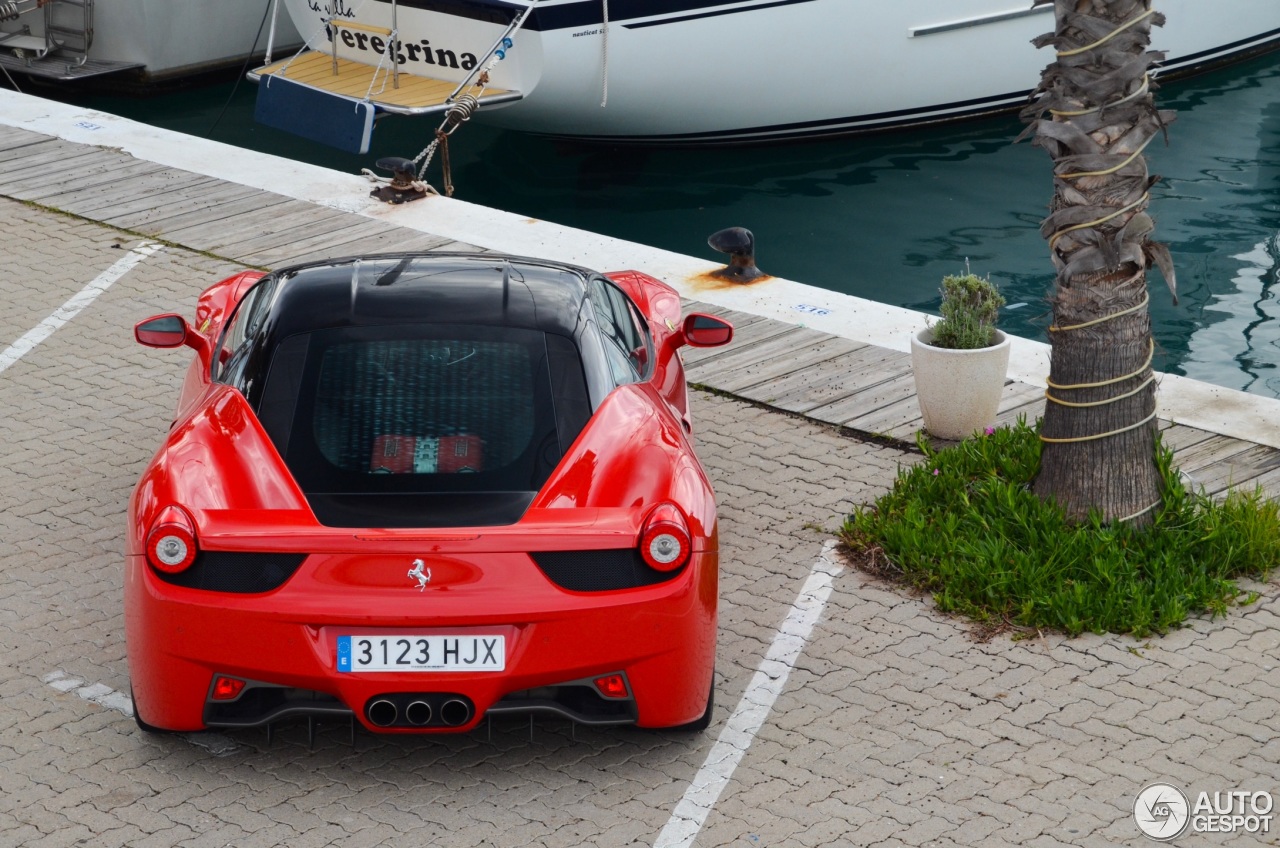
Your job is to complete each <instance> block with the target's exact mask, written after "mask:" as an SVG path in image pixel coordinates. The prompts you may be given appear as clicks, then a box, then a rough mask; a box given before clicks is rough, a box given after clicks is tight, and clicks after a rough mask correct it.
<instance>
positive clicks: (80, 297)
mask: <svg viewBox="0 0 1280 848" xmlns="http://www.w3.org/2000/svg"><path fill="white" fill-rule="evenodd" d="M161 250H164V246H163V245H159V244H150V243H146V242H144V243H142V244H140V245H138V246H137V247H135V248H133V249H132V250H130V251H129V252H128V253H126V254H125V255H124V256H121V257H120V258H119V259H117V260H116V261H115V264H113V265H112V266H111V267H110V268H108V269H107V270H105V271H103V272H102V273H101V274H99V275H98V276H97V277H95V278H94V280H93V282H91V283H89V284H88V285H87V286H85V287H84V288H82V289H81V290H80V291H78V292H76V293H75V294H74V295H72V296H71V299H70V300H68V301H67V302H66V303H64V304H62V305H61V306H59V307H58V308H57V309H55V310H53V313H52V314H51V315H50V316H49V317H48V318H45V319H44V320H43V321H41V322H40V323H39V324H37V325H36V326H35V327H33V328H32V329H31V330H29V331H27V333H26V334H24V335H23V336H22V338H20V339H18V340H17V341H16V342H14V343H13V344H11V345H9V346H8V347H7V348H5V349H4V350H3V351H0V372H3V371H4V370H5V369H7V368H8V367H9V366H10V365H12V364H14V363H15V362H17V361H18V360H19V359H21V358H22V357H23V356H25V355H26V354H27V353H29V352H30V351H31V349H32V348H34V347H35V346H36V345H38V344H40V342H42V341H44V340H45V339H47V338H49V336H51V335H53V333H54V331H55V330H57V329H58V328H59V327H61V326H62V325H63V324H65V323H67V322H68V321H70V320H71V319H72V318H74V317H76V315H78V314H80V310H82V309H84V308H85V307H86V306H88V305H89V304H91V303H93V301H94V300H96V299H97V297H98V295H100V294H102V293H103V292H104V291H106V290H107V289H109V288H111V284H112V283H114V282H115V281H116V280H118V279H120V278H121V277H123V276H124V275H125V274H127V273H129V271H130V270H132V269H133V266H135V265H137V264H138V263H139V262H141V261H142V260H143V259H146V258H147V257H148V256H150V255H151V254H153V253H158V252H159V251H161Z"/></svg>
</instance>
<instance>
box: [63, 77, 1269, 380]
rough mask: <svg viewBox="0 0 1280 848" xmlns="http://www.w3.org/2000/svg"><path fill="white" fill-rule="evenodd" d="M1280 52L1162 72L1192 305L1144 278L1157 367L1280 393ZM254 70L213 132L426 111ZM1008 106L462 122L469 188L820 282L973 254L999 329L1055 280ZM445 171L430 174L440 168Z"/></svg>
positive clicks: (1024, 316) (260, 140)
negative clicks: (271, 121) (974, 111)
mask: <svg viewBox="0 0 1280 848" xmlns="http://www.w3.org/2000/svg"><path fill="white" fill-rule="evenodd" d="M1278 78H1280V54H1273V55H1272V56H1270V57H1263V58H1261V59H1257V60H1254V61H1252V62H1249V63H1246V64H1243V65H1238V66H1235V67H1233V68H1229V69H1226V70H1223V71H1219V72H1216V73H1214V74H1210V75H1205V76H1201V77H1197V78H1194V79H1191V80H1187V81H1184V82H1177V83H1170V84H1168V85H1167V86H1166V87H1165V88H1164V89H1163V90H1161V91H1160V92H1158V93H1157V98H1158V100H1159V102H1160V104H1161V106H1162V107H1166V108H1173V109H1176V110H1178V112H1179V117H1178V120H1177V122H1176V123H1174V124H1173V125H1172V127H1171V128H1170V132H1169V136H1170V146H1169V147H1167V148H1166V147H1164V146H1162V145H1161V144H1160V143H1159V142H1157V143H1156V144H1153V145H1152V146H1151V148H1149V149H1148V153H1149V155H1150V158H1151V160H1152V165H1151V169H1152V172H1153V173H1159V174H1163V175H1164V181H1163V182H1161V183H1160V184H1159V185H1158V186H1157V187H1156V188H1155V189H1154V190H1153V193H1152V195H1153V203H1152V214H1153V216H1154V217H1155V219H1156V222H1157V228H1156V236H1157V238H1159V239H1160V240H1162V241H1165V242H1168V243H1169V245H1170V247H1171V249H1172V251H1173V255H1174V260H1175V262H1176V264H1177V266H1178V277H1179V288H1180V291H1179V295H1180V298H1181V302H1180V305H1179V306H1177V307H1175V306H1173V305H1172V303H1171V301H1170V298H1169V296H1168V293H1167V292H1166V291H1165V289H1164V284H1163V282H1162V280H1161V278H1160V276H1159V274H1158V273H1157V272H1153V274H1152V276H1151V280H1150V285H1151V289H1152V301H1151V304H1152V306H1151V311H1152V318H1153V321H1154V326H1155V333H1156V340H1157V344H1158V347H1159V358H1158V360H1157V367H1160V368H1162V369H1164V370H1168V371H1173V372H1175V373H1186V374H1188V375H1190V376H1194V377H1197V378H1200V379H1204V380H1209V381H1211V382H1214V383H1218V384H1220V385H1224V386H1230V387H1233V388H1243V389H1247V390H1249V391H1253V392H1259V393H1263V394H1269V395H1274V396H1280V374H1277V369H1276V366H1277V364H1278V363H1280V320H1277V319H1280V314H1277V311H1278V310H1277V307H1276V304H1275V299H1274V296H1273V283H1274V281H1275V278H1276V274H1277V241H1276V234H1277V232H1280V186H1278V185H1277V182H1276V175H1277V173H1280V105H1277V104H1278V103H1280V88H1278V86H1280V82H1278V81H1277V80H1278ZM230 91H231V86H230V84H226V85H222V86H215V87H211V88H210V89H208V90H206V91H205V92H204V93H202V92H183V93H181V94H178V95H173V96H171V97H169V98H156V99H152V100H148V101H128V100H121V99H118V98H117V99H109V100H108V99H104V98H97V99H90V98H81V99H80V101H79V102H84V103H86V105H91V106H95V107H97V108H103V109H105V110H107V111H112V112H116V113H117V114H124V115H126V116H129V117H135V118H138V119H140V120H145V121H150V122H152V123H156V124H158V125H161V126H168V127H171V128H175V129H179V130H182V131H184V132H192V133H195V134H201V135H203V134H208V133H209V129H208V128H209V127H210V125H211V124H212V123H213V120H214V117H215V116H216V115H217V114H218V112H219V110H220V109H222V107H223V105H224V103H227V102H228V95H229V93H230ZM253 97H254V91H253V89H252V87H251V86H243V87H242V88H241V89H240V90H239V91H237V92H236V94H235V96H234V97H232V98H231V99H230V103H229V106H228V107H227V114H226V116H225V117H224V118H222V120H221V121H220V122H219V123H218V126H217V129H216V131H214V132H212V136H213V137H214V138H217V139H218V140H221V141H228V142H230V143H233V144H236V145H239V146H243V147H249V148H253V149H258V150H265V151H266V152H271V153H276V154H279V155H284V156H289V157H292V158H297V159H303V160H306V161H311V162H314V163H316V164H321V165H326V166H328V167H333V168H338V169H340V170H344V171H348V172H353V173H354V172H356V171H358V170H359V168H361V167H366V166H369V165H370V163H371V162H372V161H373V160H375V159H376V158H378V157H381V156H388V155H398V156H413V155H415V154H416V153H417V152H418V151H419V150H420V149H421V148H422V147H423V146H424V145H425V144H426V142H427V140H428V137H429V132H430V129H431V127H428V126H426V125H425V124H423V123H422V122H421V121H414V120H411V119H400V118H390V119H387V120H384V121H382V122H381V123H380V124H379V129H378V131H377V133H375V135H374V147H373V150H372V151H371V153H370V154H369V155H368V156H366V157H356V156H350V155H347V154H342V153H337V152H334V151H330V150H328V149H325V148H321V147H318V146H316V145H312V144H310V143H308V142H304V141H300V140H297V139H294V138H292V137H290V136H287V135H285V134H283V133H279V132H276V131H274V130H270V129H267V128H264V127H259V126H256V125H254V124H253V123H252V119H251V115H252V109H253ZM1021 130H1022V126H1021V124H1020V123H1019V122H1018V121H1017V119H1016V118H1014V117H1011V116H1004V117H999V118H994V119H990V120H985V121H977V122H972V123H968V124H963V125H959V126H949V127H941V128H936V129H926V130H919V131H912V132H899V133H887V134H883V135H873V136H863V137H855V138H851V139H843V140H834V141H825V142H812V143H807V144H792V145H785V146H777V147H766V148H724V149H719V150H704V149H683V150H681V149H676V150H669V149H668V150H644V149H640V148H630V147H586V146H581V145H570V144H563V143H559V142H554V141H551V140H548V139H544V138H537V137H531V136H527V135H521V134H517V133H510V132H502V131H497V130H493V129H489V128H486V127H483V126H478V125H474V124H472V125H468V126H467V127H466V128H465V129H463V130H462V131H460V132H459V133H458V134H457V135H455V136H454V139H453V142H452V151H451V152H452V158H453V164H454V182H455V183H456V185H457V186H458V197H460V198H462V199H464V200H470V201H473V202H476V203H482V204H485V205H489V206H495V207H498V208H501V209H506V210H509V211H512V212H516V213H519V214H523V215H529V216H533V217H538V218H543V219H546V220H551V221H557V222H560V223H563V224H568V225H570V226H576V227H582V228H584V229H589V230H593V231H596V232H602V233H605V234H607V235H613V236H617V237H621V238H626V239H631V240H634V241H638V242H643V243H646V244H652V245H656V246H659V247H664V248H667V249H670V250H675V251H679V252H681V253H687V254H692V255H695V256H703V257H706V258H708V259H717V258H718V256H717V255H715V254H713V252H712V251H711V250H710V248H708V247H707V245H706V237H707V235H709V234H710V233H712V232H714V231H716V230H719V229H721V228H723V227H726V226H735V225H736V226H745V227H748V228H750V229H751V230H753V231H754V232H755V234H756V237H757V244H758V248H759V251H758V258H759V263H760V267H761V268H762V269H764V270H765V271H767V272H769V273H772V274H777V275H780V276H785V277H789V278H791V279H795V280H802V281H804V282H807V283H811V284H813V285H818V286H822V287H825V288H830V289H834V290H837V291H842V292H846V293H849V294H855V295H859V296H862V297H867V298H871V299H873V300H879V301H883V302H887V303H893V304H897V305H902V306H907V307H910V308H914V309H923V310H930V311H933V310H936V307H937V304H938V291H937V289H938V284H939V281H940V280H941V278H942V276H943V275H944V274H949V273H955V272H957V271H959V270H960V269H961V268H962V267H963V265H964V262H965V260H966V259H967V260H968V261H969V264H970V266H971V267H972V269H973V270H974V271H975V272H977V273H980V274H990V275H991V276H992V277H993V279H995V280H996V281H997V282H998V283H999V284H1000V285H1001V287H1002V288H1003V289H1004V292H1005V295H1006V297H1007V299H1008V301H1009V303H1010V304H1019V303H1021V304H1025V306H1023V307H1021V308H1018V309H1012V310H1009V311H1008V312H1007V313H1006V317H1005V319H1004V321H1003V325H1002V326H1004V328H1005V329H1007V330H1010V331H1011V332H1014V333H1017V334H1019V335H1024V336H1029V337H1032V338H1044V332H1043V330H1044V327H1045V326H1046V325H1047V324H1048V321H1049V316H1048V315H1047V312H1046V306H1045V299H1046V295H1047V294H1048V292H1049V290H1050V287H1051V285H1052V280H1053V270H1052V266H1051V264H1050V261H1049V258H1048V249H1047V247H1046V246H1045V243H1044V241H1043V240H1042V239H1041V238H1040V235H1039V223H1040V220H1041V218H1042V217H1043V216H1044V215H1045V214H1046V211H1047V205H1048V202H1049V200H1050V197H1051V193H1052V187H1051V184H1050V165H1049V160H1048V157H1047V156H1046V155H1045V154H1044V152H1043V151H1041V150H1039V149H1038V148H1033V147H1031V146H1030V145H1029V144H1020V145H1016V146H1015V145H1013V144H1012V141H1013V139H1014V138H1015V137H1017V135H1018V134H1019V133H1020V132H1021ZM430 176H431V178H432V179H433V180H435V181H437V182H438V173H433V174H432V175H430Z"/></svg>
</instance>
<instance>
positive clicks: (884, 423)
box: [0, 125, 1280, 497]
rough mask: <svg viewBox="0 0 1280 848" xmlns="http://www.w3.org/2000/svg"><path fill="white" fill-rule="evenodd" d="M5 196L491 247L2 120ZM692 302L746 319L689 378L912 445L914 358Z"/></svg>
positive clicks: (117, 219) (168, 221)
mask: <svg viewBox="0 0 1280 848" xmlns="http://www.w3.org/2000/svg"><path fill="white" fill-rule="evenodd" d="M0 196H5V197H9V198H13V199H16V200H22V201H29V202H32V203H36V204H39V205H40V206H44V207H48V208H51V209H56V210H59V211H62V212H66V213H69V214H72V215H76V216H79V217H82V218H85V219H87V220H91V221H96V222H100V223H103V224H107V225H110V226H113V227H118V228H121V229H123V230H128V231H130V232H132V233H137V234H139V235H141V236H145V237H149V238H156V239H162V240H164V241H167V242H171V243H174V244H178V245H181V246H183V247H186V248H190V249H192V250H197V251H201V252H206V253H211V254H215V255H217V256H220V257H224V258H227V259H229V260H232V261H235V262H240V263H243V264H245V265H251V266H257V267H263V268H273V267H281V266H284V265H287V264H291V263H294V262H301V261H307V260H314V259H324V258H333V257H339V256H349V255H353V254H365V253H376V252H384V251H427V250H465V251H471V250H480V248H478V247H475V246H474V245H469V244H463V243H461V242H457V241H452V240H450V239H447V238H444V237H441V236H435V235H431V234H428V233H423V232H420V231H418V230H416V229H409V228H406V227H401V226H397V225H395V224H391V223H387V222H385V221H378V220H372V219H370V218H367V217H364V216H361V215H357V214H354V213H349V212H343V211H340V210H337V209H331V208H328V207H324V206H319V205H316V204H312V203H308V202H304V201H301V200H295V199H292V198H289V197H285V196H284V195H280V194H275V193H272V192H268V191H263V190H261V189H257V188H252V187H246V186H242V185H238V184H235V183H231V182H227V181H224V180H220V179H216V178H213V177H208V176H204V175H201V174H196V173H192V172H190V171H185V170H181V169H177V168H171V167H167V166H164V165H161V164H156V163H153V162H148V161H144V160H141V159H137V158H135V157H133V156H131V155H129V154H127V153H123V152H121V151H119V150H115V149H112V148H107V147H96V146H91V145H86V144H79V143H75V142H69V141H64V140H61V139H58V138H54V137H51V136H48V135H43V134H41V133H36V132H31V131H28V130H25V129H17V128H12V127H8V126H4V125H0ZM427 202H430V201H427ZM602 270H612V269H602ZM686 305H687V307H688V308H689V309H691V310H696V311H703V312H709V313H713V314H719V315H722V316H724V317H726V318H728V319H729V320H731V321H732V322H733V323H734V324H735V326H736V328H737V333H736V337H735V341H734V342H733V344H731V345H729V346H728V347H725V348H716V349H707V350H697V349H689V350H686V351H685V362H686V364H687V366H688V372H689V378H690V380H691V381H693V382H695V383H699V384H702V385H705V386H708V387H711V388H714V389H717V390H720V391H724V392H728V393H730V394H734V395H737V396H740V397H743V398H745V399H747V400H750V401H753V402H756V403H761V404H766V405H768V406H771V407H774V408H777V409H780V410H784V411H786V412H789V413H793V414H796V415H802V416H804V417H807V418H811V419H814V420H817V421H821V422H825V423H828V424H834V425H838V426H840V427H844V428H848V429H850V430H853V431H857V432H860V433H865V434H869V435H874V436H878V437H883V438H888V439H893V440H898V441H902V442H905V443H913V442H914V439H915V433H916V431H917V430H919V429H920V427H922V426H923V424H922V420H921V417H920V410H919V407H918V405H917V403H916V398H915V388H914V385H913V382H912V377H911V364H910V356H909V354H906V353H901V352H898V351H893V350H888V349H886V348H881V347H877V346H875V345H870V344H865V343H862V342H858V341H854V340H852V339H848V338H844V337H842V336H836V335H831V334H828V333H824V332H819V331H817V330H813V329H809V328H806V327H802V326H798V325H795V324H788V323H784V322H782V321H777V320H773V319H770V318H763V317H760V316H756V315H750V314H747V313H742V312H734V311H732V310H725V309H722V308H719V307H716V306H712V305H709V304H705V303H700V302H696V301H688V302H686ZM1043 409H1044V390H1043V389H1042V388H1039V387H1036V386H1032V385H1029V384H1027V383H1021V382H1017V381H1010V382H1009V383H1008V384H1007V385H1006V386H1005V392H1004V399H1003V401H1002V403H1001V407H1000V417H999V420H1000V422H1001V423H1010V422H1012V421H1014V420H1016V419H1017V418H1018V417H1019V416H1022V415H1025V416H1026V417H1027V419H1028V420H1033V419H1035V418H1036V417H1037V416H1039V415H1040V414H1041V413H1042V412H1043ZM1162 428H1163V433H1164V439H1165V441H1166V443H1168V444H1171V445H1172V446H1173V447H1174V448H1175V449H1176V452H1177V453H1176V456H1177V462H1178V465H1179V466H1180V467H1181V468H1182V470H1183V471H1184V472H1186V473H1188V474H1190V475H1191V477H1192V479H1193V480H1194V481H1195V483H1196V484H1197V485H1199V486H1203V487H1204V488H1205V490H1206V491H1208V492H1210V493H1211V494H1215V495H1221V494H1223V493H1224V492H1225V491H1226V490H1227V489H1228V488H1229V487H1231V486H1236V487H1247V488H1249V489H1252V488H1253V487H1254V486H1261V487H1262V488H1263V490H1264V491H1265V492H1266V493H1267V494H1268V496H1271V497H1275V496H1277V495H1280V450H1277V449H1275V448H1272V447H1268V446H1265V445H1258V444H1254V443H1252V442H1249V441H1245V440H1241V439H1236V438H1231V437H1228V436H1223V435H1219V434H1215V433H1212V432H1209V431H1207V430H1201V429H1197V428H1194V427H1188V426H1184V425H1176V424H1175V425H1170V424H1169V422H1162Z"/></svg>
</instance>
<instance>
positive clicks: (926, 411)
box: [911, 327, 1009, 441]
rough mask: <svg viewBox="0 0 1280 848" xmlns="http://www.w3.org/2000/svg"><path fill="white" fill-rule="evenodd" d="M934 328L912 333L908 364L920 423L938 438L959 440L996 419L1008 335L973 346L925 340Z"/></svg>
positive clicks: (997, 334)
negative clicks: (940, 344) (939, 344)
mask: <svg viewBox="0 0 1280 848" xmlns="http://www.w3.org/2000/svg"><path fill="white" fill-rule="evenodd" d="M932 339H933V328H931V327H930V328H926V329H924V330H921V331H920V332H918V333H916V334H915V335H913V336H912V337H911V368H912V370H913V371H914V372H915V378H916V395H917V397H918V398H919V400H920V412H921V413H922V414H923V415H924V428H925V429H926V430H928V431H929V435H931V436H934V437H936V438H939V439H951V440H954V441H959V440H960V439H965V438H968V437H969V436H972V435H973V434H974V433H976V432H979V431H981V430H983V429H985V428H987V427H990V426H992V425H993V424H995V421H996V411H997V410H998V409H999V407H1000V396H1001V395H1002V394H1003V392H1004V381H1005V375H1006V374H1007V373H1008V370H1009V337H1008V336H1006V335H1005V334H1004V333H1002V332H1000V331H999V330H996V343H995V344H994V345H992V346H991V347H982V348H977V349H975V350H950V349H948V348H944V347H934V346H933V345H931V344H929V342H930V340H932Z"/></svg>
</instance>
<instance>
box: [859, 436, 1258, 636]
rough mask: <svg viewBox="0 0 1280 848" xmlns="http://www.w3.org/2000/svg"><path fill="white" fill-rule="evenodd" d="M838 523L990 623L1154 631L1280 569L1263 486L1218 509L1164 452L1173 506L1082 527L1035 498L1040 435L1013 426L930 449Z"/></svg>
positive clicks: (868, 551)
mask: <svg viewBox="0 0 1280 848" xmlns="http://www.w3.org/2000/svg"><path fill="white" fill-rule="evenodd" d="M920 448H921V449H922V450H923V451H924V453H925V461H924V462H922V463H920V464H919V465H917V466H915V467H913V468H910V469H906V470H903V471H902V472H900V473H899V475H898V480H897V482H895V483H894V486H893V490H892V491H890V492H889V493H888V494H887V495H885V496H884V497H882V498H880V499H879V500H877V501H876V502H875V504H873V505H871V506H868V507H863V508H862V509H861V510H859V511H858V512H856V513H854V514H853V515H850V516H849V517H848V519H847V520H846V521H845V523H844V526H843V528H842V529H841V531H840V536H841V538H842V539H843V540H844V542H845V543H846V544H847V545H848V546H849V548H850V550H851V551H852V552H853V554H854V556H855V558H856V559H857V560H858V562H859V564H860V566H861V567H862V568H863V569H864V570H867V571H871V572H873V573H879V574H882V575H885V576H890V577H893V578H894V579H897V580H900V581H902V582H904V583H906V584H908V585H910V586H913V587H915V588H918V589H920V590H922V591H926V592H929V593H930V594H932V596H933V598H934V601H935V602H936V603H937V605H938V607H939V608H940V609H942V610H944V611H946V612H951V613H960V614H963V615H966V616H968V617H970V618H972V619H974V620H975V621H977V622H978V623H979V624H981V625H984V626H986V627H991V628H1002V627H1016V628H1028V629H1035V630H1057V631H1063V632H1065V633H1067V634H1069V635H1071V636H1075V635H1078V634H1080V633H1083V632H1085V631H1092V632H1094V633H1105V632H1111V633H1129V634H1132V635H1134V636H1139V637H1141V636H1146V635H1148V634H1151V633H1163V632H1165V631H1166V630H1169V629H1170V628H1176V627H1178V626H1179V625H1180V624H1181V623H1182V622H1183V621H1185V620H1186V618H1187V616H1189V615H1196V614H1201V613H1205V612H1207V613H1209V614H1210V615H1212V616H1218V615H1222V614H1224V613H1225V612H1226V611H1227V609H1228V608H1229V607H1230V606H1231V605H1232V604H1247V603H1252V602H1253V601H1255V600H1257V595H1256V594H1254V593H1249V594H1246V593H1244V592H1243V591H1242V590H1241V589H1240V588H1239V587H1238V586H1237V585H1236V583H1235V580H1236V579H1237V578H1241V577H1249V578H1253V579H1258V580H1266V579H1267V577H1268V575H1269V574H1270V572H1271V571H1272V569H1274V568H1275V567H1276V565H1277V563H1280V507H1278V506H1277V504H1276V502H1274V501H1269V500H1267V499H1265V498H1264V497H1263V496H1262V493H1261V491H1254V492H1251V493H1243V492H1236V493H1233V494H1232V495H1230V496H1229V497H1228V498H1227V499H1226V500H1225V502H1223V503H1220V504H1217V503H1214V502H1213V501H1212V500H1211V499H1210V498H1208V497H1207V496H1205V495H1203V494H1200V493H1193V492H1188V491H1187V489H1186V486H1185V485H1184V484H1183V482H1182V480H1181V478H1180V477H1179V475H1178V473H1177V471H1176V470H1175V469H1174V468H1173V452H1172V450H1169V449H1167V448H1164V447H1163V446H1160V447H1158V451H1157V463H1158V465H1159V467H1160V471H1161V474H1162V475H1163V477H1164V486H1165V494H1164V503H1163V506H1162V507H1161V509H1160V511H1159V513H1158V514H1157V515H1156V517H1155V521H1154V524H1153V525H1152V526H1151V527H1149V528H1146V529H1134V528H1133V527H1131V526H1129V525H1119V524H1104V523H1103V522H1102V521H1101V520H1100V519H1098V518H1097V517H1094V518H1092V519H1091V520H1089V521H1087V522H1085V523H1082V524H1072V523H1071V522H1070V521H1068V520H1067V518H1066V516H1065V515H1064V514H1063V513H1062V511H1061V510H1059V509H1058V508H1057V507H1056V506H1055V505H1054V504H1052V503H1046V502H1044V501H1042V500H1040V498H1038V497H1037V496H1036V495H1035V494H1034V493H1032V492H1031V488H1030V483H1031V481H1032V479H1033V478H1034V477H1035V474H1036V472H1037V470H1038V468H1039V465H1040V439H1039V437H1038V433H1037V430H1036V429H1035V428H1032V427H1030V426H1028V425H1027V424H1026V423H1025V422H1024V421H1019V422H1018V424H1017V426H1015V427H1012V428H1006V429H1000V430H996V431H995V432H994V433H990V434H988V435H986V436H982V437H977V438H973V439H968V440H966V441H964V442H961V443H960V444H958V445H956V446H954V447H950V448H946V449H944V450H934V449H932V448H931V447H930V446H929V445H928V443H927V442H925V441H924V440H923V439H922V440H921V442H920Z"/></svg>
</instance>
